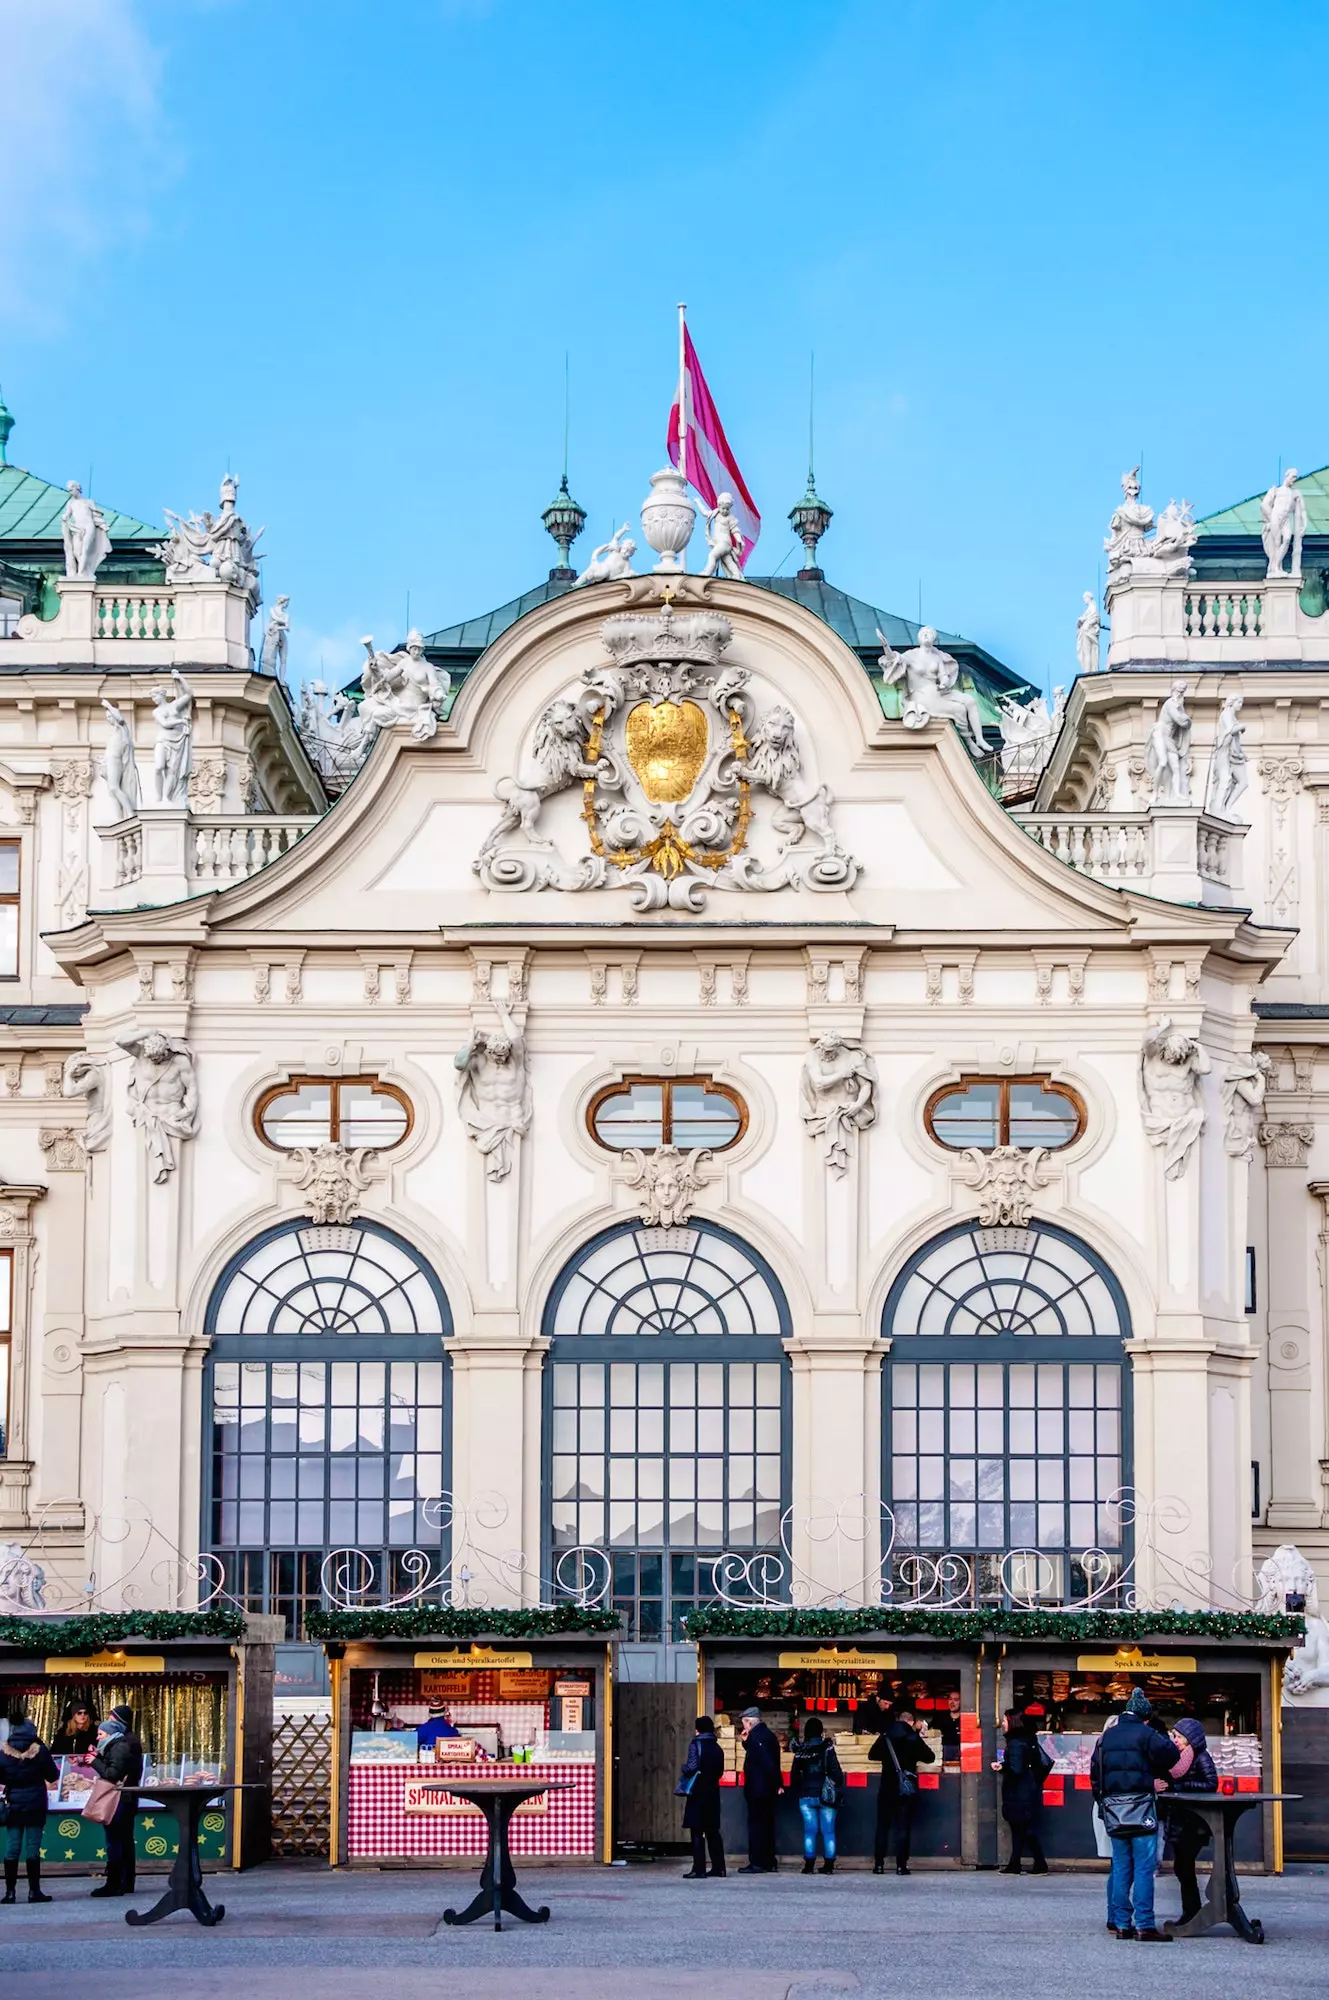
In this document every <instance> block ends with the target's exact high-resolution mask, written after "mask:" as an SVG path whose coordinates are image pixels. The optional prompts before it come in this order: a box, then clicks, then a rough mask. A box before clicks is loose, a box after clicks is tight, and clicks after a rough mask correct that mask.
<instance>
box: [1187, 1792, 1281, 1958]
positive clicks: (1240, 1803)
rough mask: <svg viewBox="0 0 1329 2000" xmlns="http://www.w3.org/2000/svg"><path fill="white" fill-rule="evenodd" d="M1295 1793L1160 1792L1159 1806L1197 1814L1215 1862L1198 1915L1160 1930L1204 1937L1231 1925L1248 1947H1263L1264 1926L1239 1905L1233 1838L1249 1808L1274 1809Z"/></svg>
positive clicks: (1239, 1895) (1239, 1896)
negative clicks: (1178, 1807)
mask: <svg viewBox="0 0 1329 2000" xmlns="http://www.w3.org/2000/svg"><path fill="white" fill-rule="evenodd" d="M1299 1797H1300V1793H1298V1792H1163V1793H1161V1794H1160V1795H1159V1801H1158V1803H1159V1805H1160V1806H1163V1805H1174V1804H1175V1805H1184V1806H1185V1807H1186V1809H1187V1811H1189V1812H1195V1813H1198V1814H1199V1816H1200V1818H1201V1819H1202V1820H1204V1821H1205V1822H1206V1823H1207V1824H1208V1826H1209V1827H1210V1829H1211V1831H1212V1833H1213V1836H1214V1862H1213V1867H1212V1868H1211V1869H1210V1871H1209V1893H1208V1895H1207V1896H1206V1897H1205V1900H1204V1902H1203V1903H1202V1904H1201V1905H1200V1909H1199V1913H1198V1914H1197V1915H1196V1916H1193V1917H1191V1918H1190V1919H1189V1921H1188V1922H1186V1923H1184V1924H1182V1923H1177V1922H1176V1921H1175V1920H1173V1921H1171V1922H1168V1923H1165V1924H1164V1926H1163V1928H1164V1930H1166V1931H1169V1932H1171V1934H1172V1936H1173V1937H1179V1938H1187V1937H1203V1936H1204V1934H1205V1932H1206V1931H1211V1930H1214V1929H1215V1928H1216V1927H1217V1926H1218V1925H1219V1924H1230V1925H1231V1926H1232V1928H1233V1930H1234V1931H1235V1932H1236V1933H1237V1936H1238V1937H1239V1938H1244V1939H1245V1940H1246V1943H1247V1944H1263V1943H1264V1925H1263V1924H1262V1923H1261V1922H1260V1920H1259V1918H1258V1917H1248V1916H1247V1915H1246V1912H1245V1910H1244V1909H1243V1908H1242V1905H1241V1890H1240V1887H1239V1886H1238V1883H1237V1870H1236V1864H1235V1862H1234V1861H1233V1858H1232V1836H1233V1834H1234V1832H1235V1831H1236V1825H1237V1821H1238V1820H1239V1819H1240V1818H1241V1815H1242V1814H1243V1813H1244V1812H1249V1811H1250V1809H1251V1807H1252V1806H1270V1805H1277V1804H1279V1803H1280V1802H1282V1801H1285V1800H1288V1799H1295V1798H1299Z"/></svg>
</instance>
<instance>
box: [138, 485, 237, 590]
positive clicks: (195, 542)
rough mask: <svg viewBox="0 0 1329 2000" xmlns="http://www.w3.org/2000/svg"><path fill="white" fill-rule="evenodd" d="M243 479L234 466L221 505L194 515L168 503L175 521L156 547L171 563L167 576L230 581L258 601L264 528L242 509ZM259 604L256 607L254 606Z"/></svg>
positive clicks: (187, 580) (175, 581) (157, 553)
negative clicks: (253, 527) (238, 501)
mask: <svg viewBox="0 0 1329 2000" xmlns="http://www.w3.org/2000/svg"><path fill="white" fill-rule="evenodd" d="M238 491H239V481H238V480H236V479H233V478H232V477H231V474H230V473H229V472H228V473H227V475H226V477H225V478H224V479H223V481H222V484H221V511H220V512H219V513H218V514H215V515H214V514H212V513H210V512H209V511H208V510H207V509H206V508H205V509H204V511H203V513H201V514H191V515H190V516H189V518H188V520H185V519H183V518H182V517H181V516H180V515H179V514H173V513H172V512H171V509H170V508H169V507H166V508H163V510H162V511H163V513H164V514H165V516H166V519H167V520H168V521H169V522H170V524H171V531H170V534H169V535H168V536H167V538H166V540H165V541H164V542H158V543H157V544H156V545H155V547H154V548H153V549H152V550H151V553H152V554H153V555H155V556H157V557H159V558H160V559H161V561H162V562H163V563H164V564H165V566H166V581H167V582H168V583H171V584H181V583H226V584H230V585H232V586H233V587H235V588H238V589H243V590H246V591H248V592H249V593H250V596H251V597H252V598H253V599H254V601H255V607H256V604H257V591H258V567H257V564H258V558H257V556H256V555H255V548H256V545H257V543H258V540H259V537H260V536H261V535H262V533H263V529H262V528H260V529H259V530H258V532H257V533H256V534H251V533H250V531H249V524H248V523H247V522H246V521H245V519H244V517H243V516H242V515H241V514H238V513H237V512H236V506H235V498H236V494H237V492H238ZM251 608H254V607H251Z"/></svg>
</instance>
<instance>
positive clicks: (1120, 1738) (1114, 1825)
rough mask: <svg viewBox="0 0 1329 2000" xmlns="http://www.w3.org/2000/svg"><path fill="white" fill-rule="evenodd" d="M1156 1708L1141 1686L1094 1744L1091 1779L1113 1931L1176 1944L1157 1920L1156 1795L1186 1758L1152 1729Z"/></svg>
mask: <svg viewBox="0 0 1329 2000" xmlns="http://www.w3.org/2000/svg"><path fill="white" fill-rule="evenodd" d="M1152 1715H1153V1705H1152V1703H1151V1702H1150V1700H1149V1697H1148V1695H1147V1694H1146V1693H1145V1691H1144V1689H1143V1688H1141V1687H1135V1688H1132V1689H1131V1694H1130V1700H1129V1701H1128V1702H1127V1703H1126V1706H1125V1707H1124V1708H1123V1710H1122V1712H1121V1714H1120V1715H1119V1716H1118V1717H1117V1719H1116V1722H1115V1724H1114V1725H1113V1727H1112V1728H1111V1729H1105V1730H1104V1731H1103V1734H1102V1735H1101V1736H1100V1737H1099V1739H1098V1741H1097V1743H1096V1744H1095V1745H1094V1754H1093V1757H1092V1759H1091V1761H1090V1766H1089V1777H1090V1783H1091V1786H1092V1788H1093V1794H1094V1798H1095V1800H1096V1802H1097V1804H1098V1807H1099V1810H1100V1811H1101V1812H1102V1815H1103V1821H1104V1824H1105V1826H1106V1827H1107V1830H1108V1833H1109V1835H1110V1836H1111V1840H1112V1859H1111V1861H1110V1863H1109V1870H1110V1872H1109V1875H1108V1913H1109V1914H1108V1929H1109V1930H1110V1931H1115V1932H1116V1934H1117V1936H1118V1937H1119V1938H1123V1939H1125V1938H1138V1939H1139V1940H1140V1942H1141V1943H1142V1944H1171V1942H1172V1939H1171V1937H1170V1936H1169V1934H1168V1933H1167V1931H1160V1930H1159V1928H1158V1926H1157V1924H1156V1923H1155V1921H1154V1877H1155V1875H1156V1874H1157V1872H1158V1808H1157V1806H1156V1804H1155V1791H1156V1790H1159V1791H1161V1790H1164V1789H1165V1788H1166V1784H1167V1776H1168V1773H1169V1771H1171V1769H1172V1767H1173V1765H1174V1764H1177V1763H1179V1762H1180V1760H1181V1756H1182V1751H1181V1748H1180V1746H1179V1744H1177V1743H1174V1742H1173V1740H1172V1738H1171V1737H1170V1736H1167V1735H1165V1734H1164V1733H1163V1732H1162V1730H1160V1729H1156V1728H1154V1727H1153V1726H1152V1724H1151V1721H1150V1718H1151V1717H1152Z"/></svg>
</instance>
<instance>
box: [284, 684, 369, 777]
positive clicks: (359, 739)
mask: <svg viewBox="0 0 1329 2000" xmlns="http://www.w3.org/2000/svg"><path fill="white" fill-rule="evenodd" d="M297 728H298V729H299V732H300V741H301V742H302V743H303V744H304V746H305V749H306V750H307V751H308V752H309V761H310V763H311V764H312V765H313V766H314V769H315V770H316V771H317V772H318V774H319V776H320V777H321V778H322V780H323V782H324V784H325V785H326V786H327V787H328V788H329V790H331V791H338V792H339V791H341V790H343V789H344V787H345V786H347V785H349V784H350V782H351V779H352V778H353V777H354V776H355V774H356V772H357V771H358V770H359V768H360V766H361V765H362V764H363V763H364V761H365V758H366V757H367V756H368V755H369V746H370V744H371V743H372V742H373V740H374V732H373V730H372V729H366V728H365V726H364V723H363V722H362V721H361V720H360V711H359V709H358V708H357V707H356V705H355V703H354V702H353V701H352V699H351V697H350V696H349V695H348V694H341V693H338V694H333V695H329V693H328V689H327V683H326V682H325V681H306V682H305V684H304V687H303V689H302V690H301V694H300V720H299V722H298V724H297Z"/></svg>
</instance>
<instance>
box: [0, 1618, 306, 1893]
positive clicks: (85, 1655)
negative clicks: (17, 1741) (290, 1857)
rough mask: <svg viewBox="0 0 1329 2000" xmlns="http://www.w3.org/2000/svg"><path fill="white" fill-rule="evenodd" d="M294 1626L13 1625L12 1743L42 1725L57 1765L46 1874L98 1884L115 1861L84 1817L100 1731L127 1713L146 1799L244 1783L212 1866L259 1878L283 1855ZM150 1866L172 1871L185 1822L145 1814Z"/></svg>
mask: <svg viewBox="0 0 1329 2000" xmlns="http://www.w3.org/2000/svg"><path fill="white" fill-rule="evenodd" d="M279 1628H280V1620H274V1619H271V1618H261V1617H253V1616H251V1615H247V1614H246V1613H244V1612H241V1611H238V1610H211V1611H200V1612H183V1611H182V1612H176V1611H157V1612H96V1613H89V1614H86V1615H84V1616H76V1617H65V1616H61V1615H58V1614H50V1615H47V1614H44V1613H32V1614H27V1613H24V1614H22V1615H19V1616H16V1617H7V1618H0V1741H3V1740H4V1739H5V1738H6V1737H7V1736H8V1734H9V1731H10V1729H11V1728H12V1727H13V1726H14V1724H15V1723H17V1722H21V1721H23V1720H27V1721H29V1722H31V1723H32V1724H33V1725H34V1726H35V1728H36V1730H37V1733H38V1735H39V1736H40V1737H41V1739H42V1741H43V1742H44V1743H46V1744H48V1745H49V1746H50V1748H51V1750H52V1752H53V1754H54V1756H55V1759H56V1764H57V1768H58V1770H59V1774H60V1775H59V1781H58V1783H57V1784H55V1785H53V1786H50V1787H48V1800H49V1808H48V1816H47V1821H46V1832H45V1837H44V1847H43V1855H42V1859H43V1865H44V1866H45V1867H46V1868H48V1869H50V1870H53V1871H54V1872H56V1873H59V1872H60V1871H61V1870H66V1871H68V1872H70V1873H86V1872H87V1871H88V1870H89V1869H95V1868H97V1867H98V1866H99V1864H100V1863H101V1862H102V1861H104V1859H105V1832H104V1829H103V1828H102V1827H100V1826H98V1825H97V1824H96V1823H95V1822H94V1821H92V1820H85V1819H84V1817H83V1805H84V1803H85V1801H86V1799H87V1796H88V1793H89V1792H90V1790H91V1788H92V1779H93V1773H92V1770H91V1768H90V1763H89V1759H90V1757H91V1754H92V1750H93V1747H94V1740H95V1726H96V1724H97V1723H98V1722H100V1721H101V1720H103V1719H104V1718H105V1717H106V1716H107V1715H108V1714H109V1712H110V1710H111V1709H112V1708H115V1707H117V1706H118V1705H120V1704H122V1703H124V1704H127V1705H128V1706H129V1708H130V1709H131V1710H132V1711H133V1715H134V1727H135V1730H136V1731H137V1733H138V1735H139V1737H140V1738H141V1740H142V1743H143V1748H144V1751H145V1753H146V1758H147V1762H146V1764H145V1766H144V1783H145V1786H147V1785H148V1784H150V1783H151V1781H152V1779H154V1778H156V1779H157V1780H158V1781H159V1782H160V1783H162V1784H167V1783H169V1784H181V1783H183V1784H186V1785H190V1784H198V1785H205V1784H207V1783H209V1782H212V1783H219V1782H232V1781H233V1782H235V1783H240V1782H243V1783H245V1784H246V1785H256V1786H258V1787H260V1789H259V1790H257V1791H244V1792H235V1793H233V1794H232V1795H231V1801H230V1803H229V1804H227V1805H225V1806H223V1805H220V1804H219V1805H218V1807H217V1809H216V1811H215V1812H214V1811H209V1812H207V1813H206V1814H205V1815H204V1816H203V1821H202V1826H201V1832H200V1839H199V1854H200V1858H201V1859H202V1860H203V1861H204V1862H211V1863H212V1864H213V1865H214V1866H216V1865H229V1866H231V1867H233V1868H247V1867H251V1866H253V1864H254V1863H256V1862H258V1861H262V1860H265V1859H266V1858H267V1855H268V1853H269V1851H270V1800H269V1796H268V1792H267V1786H268V1783H269V1777H270V1768H271V1749H272V1662H273V1637H274V1633H275V1632H276V1630H278V1629H279ZM135 1840H136V1844H137V1850H138V1865H139V1866H140V1867H141V1868H147V1869H151V1868H154V1867H156V1868H161V1869H167V1868H169V1867H170V1865H171V1861H172V1858H173V1844H174V1842H175V1840H176V1827H175V1821H174V1819H173V1817H172V1816H171V1815H170V1814H168V1813H165V1812H159V1813H154V1812H153V1811H152V1810H151V1806H150V1804H148V1803H145V1805H144V1807H143V1809H142V1810H141V1811H140V1813H139V1815H138V1818H137V1821H136V1824H135Z"/></svg>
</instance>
